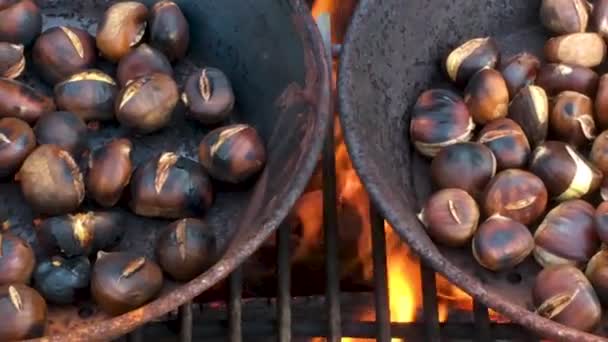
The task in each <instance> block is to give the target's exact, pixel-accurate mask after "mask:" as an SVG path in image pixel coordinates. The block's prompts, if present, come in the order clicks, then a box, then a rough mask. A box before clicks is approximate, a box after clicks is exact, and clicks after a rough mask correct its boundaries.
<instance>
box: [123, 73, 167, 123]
mask: <svg viewBox="0 0 608 342" xmlns="http://www.w3.org/2000/svg"><path fill="white" fill-rule="evenodd" d="M178 100H179V93H178V89H177V84H175V81H174V80H173V79H172V78H171V77H170V76H167V75H165V74H159V73H155V74H151V75H148V76H144V77H140V78H138V79H136V80H133V82H131V83H129V85H128V86H126V87H125V88H123V90H122V91H121V92H120V93H119V94H118V97H117V98H116V104H115V107H114V108H115V112H116V118H117V119H118V121H120V123H121V124H122V125H124V126H125V127H128V128H131V129H134V130H136V131H137V132H140V133H152V132H154V131H157V130H159V129H161V128H163V127H165V126H166V125H167V124H168V123H169V121H170V120H171V116H172V114H173V109H175V105H176V104H177V101H178Z"/></svg>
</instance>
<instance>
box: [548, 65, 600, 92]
mask: <svg viewBox="0 0 608 342" xmlns="http://www.w3.org/2000/svg"><path fill="white" fill-rule="evenodd" d="M598 79H599V77H598V75H597V74H596V73H595V71H593V70H591V69H589V68H585V67H582V66H579V65H570V64H556V63H550V64H545V65H543V66H542V67H541V68H540V70H539V71H538V75H537V76H536V85H537V86H539V87H542V88H543V89H545V91H546V92H547V94H548V95H549V96H555V95H557V94H559V93H561V92H562V91H565V90H572V91H576V92H578V93H583V94H585V95H587V96H590V97H591V96H595V92H596V90H597V82H598Z"/></svg>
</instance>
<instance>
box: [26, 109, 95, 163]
mask: <svg viewBox="0 0 608 342" xmlns="http://www.w3.org/2000/svg"><path fill="white" fill-rule="evenodd" d="M34 134H36V140H37V141H38V144H39V145H56V146H59V147H60V148H61V149H63V150H66V151H68V152H70V153H71V154H72V156H74V157H79V156H80V155H81V153H82V152H83V151H84V150H85V149H86V148H87V125H86V124H85V123H84V121H82V119H81V118H79V117H78V116H77V115H76V114H74V113H70V112H53V113H48V114H45V115H43V116H42V117H41V118H40V119H39V120H38V122H37V123H36V126H34Z"/></svg>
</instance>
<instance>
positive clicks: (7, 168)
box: [0, 118, 36, 179]
mask: <svg viewBox="0 0 608 342" xmlns="http://www.w3.org/2000/svg"><path fill="white" fill-rule="evenodd" d="M34 148H36V136H35V135H34V131H33V130H32V128H31V127H30V126H29V125H28V124H27V122H25V121H22V120H19V119H17V118H4V119H0V179H1V178H5V177H9V176H11V175H13V174H14V173H15V172H16V171H17V170H19V168H20V167H21V164H23V161H24V160H25V158H27V156H28V155H29V154H30V153H31V152H32V151H33V150H34Z"/></svg>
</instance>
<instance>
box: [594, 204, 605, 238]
mask: <svg viewBox="0 0 608 342" xmlns="http://www.w3.org/2000/svg"><path fill="white" fill-rule="evenodd" d="M594 223H595V229H596V230H597V235H598V236H599V238H600V240H602V242H603V243H608V202H602V203H601V204H600V205H599V206H598V207H597V210H596V211H595V216H594Z"/></svg>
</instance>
